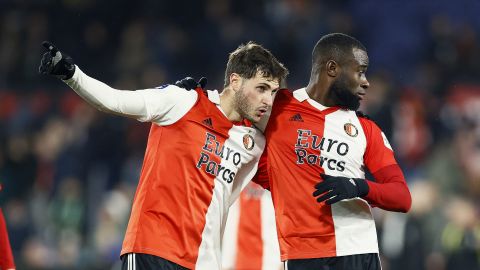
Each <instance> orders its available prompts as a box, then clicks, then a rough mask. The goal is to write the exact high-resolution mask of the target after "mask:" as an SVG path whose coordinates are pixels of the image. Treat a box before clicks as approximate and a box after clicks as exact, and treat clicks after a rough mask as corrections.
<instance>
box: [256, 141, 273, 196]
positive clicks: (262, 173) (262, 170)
mask: <svg viewBox="0 0 480 270" xmlns="http://www.w3.org/2000/svg"><path fill="white" fill-rule="evenodd" d="M267 156H268V154H267V149H265V151H263V154H262V156H261V157H260V161H259V162H258V170H257V173H256V174H255V176H254V177H253V179H252V181H253V182H254V183H256V184H259V185H260V186H262V187H263V188H264V189H268V190H270V179H269V178H268V168H267Z"/></svg>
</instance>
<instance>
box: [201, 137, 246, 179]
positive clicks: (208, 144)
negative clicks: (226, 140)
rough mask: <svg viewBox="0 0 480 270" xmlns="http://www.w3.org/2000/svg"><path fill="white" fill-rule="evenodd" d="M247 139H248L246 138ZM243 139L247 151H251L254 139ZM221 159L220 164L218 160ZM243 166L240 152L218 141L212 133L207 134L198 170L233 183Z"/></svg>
mask: <svg viewBox="0 0 480 270" xmlns="http://www.w3.org/2000/svg"><path fill="white" fill-rule="evenodd" d="M245 136H249V137H247V139H246V138H245ZM245 136H244V137H243V145H244V146H245V148H246V149H247V150H251V149H252V148H253V146H254V140H253V137H252V136H251V135H249V134H247V135H245ZM250 147H251V148H250ZM248 148H250V149H248ZM214 157H218V158H220V160H219V162H220V163H223V164H220V163H219V162H217V161H216V160H218V158H214ZM241 164H242V155H241V153H240V152H239V151H237V150H235V149H233V148H232V147H229V146H225V145H224V144H223V143H221V142H220V141H218V140H217V137H216V136H215V135H214V134H212V133H210V132H206V133H205V143H204V145H203V146H202V148H201V152H200V158H199V159H198V161H197V165H196V166H197V168H198V169H202V170H204V171H205V172H207V173H209V174H211V175H214V176H217V177H219V178H221V179H222V180H223V181H225V182H227V183H229V184H230V183H232V182H233V179H234V178H235V174H236V172H237V170H238V168H240V166H241Z"/></svg>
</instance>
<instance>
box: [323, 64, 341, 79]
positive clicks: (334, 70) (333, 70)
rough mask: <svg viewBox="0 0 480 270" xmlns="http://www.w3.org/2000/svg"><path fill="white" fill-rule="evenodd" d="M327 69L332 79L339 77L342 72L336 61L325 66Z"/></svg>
mask: <svg viewBox="0 0 480 270" xmlns="http://www.w3.org/2000/svg"><path fill="white" fill-rule="evenodd" d="M325 68H326V70H327V74H328V76H330V77H337V76H338V73H339V72H340V66H339V65H338V63H337V62H335V61H334V60H328V61H327V63H326V64H325Z"/></svg>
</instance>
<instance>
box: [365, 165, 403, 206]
mask: <svg viewBox="0 0 480 270" xmlns="http://www.w3.org/2000/svg"><path fill="white" fill-rule="evenodd" d="M373 176H374V177H375V179H376V181H377V182H372V181H367V183H368V186H369V192H368V194H367V195H366V196H365V197H364V199H366V200H367V201H368V202H369V203H371V204H372V205H374V206H377V207H379V208H382V209H384V210H388V211H395V212H403V213H406V212H408V210H410V206H411V204H412V198H411V195H410V191H409V190H408V186H407V184H406V182H405V178H404V176H403V173H402V170H401V169H400V167H399V166H398V165H390V166H387V167H385V168H383V169H380V170H379V171H377V172H375V173H374V174H373Z"/></svg>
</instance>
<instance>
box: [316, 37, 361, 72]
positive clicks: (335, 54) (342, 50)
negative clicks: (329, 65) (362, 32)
mask: <svg viewBox="0 0 480 270" xmlns="http://www.w3.org/2000/svg"><path fill="white" fill-rule="evenodd" d="M354 48H358V49H361V50H363V51H367V49H366V48H365V46H363V44H362V43H361V42H360V41H358V40H357V39H355V38H354V37H351V36H349V35H346V34H342V33H331V34H328V35H325V36H323V37H321V38H320V40H319V41H318V42H317V44H315V48H313V52H312V66H313V67H315V66H317V65H323V64H325V63H326V62H327V61H329V60H334V61H336V62H339V63H344V62H345V61H346V60H347V59H348V58H349V57H350V56H351V55H352V50H353V49H354Z"/></svg>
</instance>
